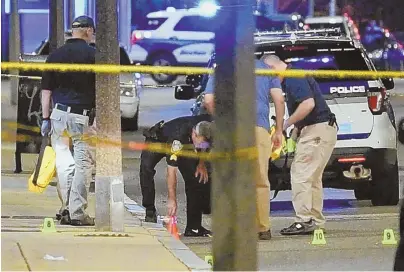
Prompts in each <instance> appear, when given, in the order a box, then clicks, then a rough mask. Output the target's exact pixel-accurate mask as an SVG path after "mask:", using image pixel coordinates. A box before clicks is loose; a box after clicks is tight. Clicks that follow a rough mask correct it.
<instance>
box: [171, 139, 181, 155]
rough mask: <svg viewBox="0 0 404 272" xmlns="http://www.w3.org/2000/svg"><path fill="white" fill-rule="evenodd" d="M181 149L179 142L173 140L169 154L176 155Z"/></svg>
mask: <svg viewBox="0 0 404 272" xmlns="http://www.w3.org/2000/svg"><path fill="white" fill-rule="evenodd" d="M181 149H182V144H181V142H180V141H178V140H174V141H173V144H172V145H171V152H173V153H177V152H179V151H181Z"/></svg>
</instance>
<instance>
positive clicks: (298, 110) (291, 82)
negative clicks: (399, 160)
mask: <svg viewBox="0 0 404 272" xmlns="http://www.w3.org/2000/svg"><path fill="white" fill-rule="evenodd" d="M268 62H269V65H270V66H271V68H273V69H275V70H280V71H283V70H286V69H288V68H291V66H288V65H287V64H286V63H284V62H283V61H282V60H280V59H279V57H277V56H275V55H272V56H271V57H270V58H269V60H268ZM281 80H282V87H283V91H284V92H285V94H286V103H287V106H288V111H289V114H290V117H289V119H287V120H286V121H285V122H284V127H283V129H284V130H286V129H287V128H288V127H290V126H291V125H294V126H295V129H298V131H299V133H300V136H299V137H298V139H297V144H296V151H295V157H294V159H293V162H292V167H291V170H290V175H291V184H292V202H293V207H294V209H295V213H296V219H295V222H294V223H293V224H292V225H291V226H289V227H288V228H284V229H282V230H281V234H282V235H298V234H309V233H312V232H313V231H314V229H316V228H324V224H325V218H324V215H323V184H322V176H323V172H324V169H325V167H326V165H327V163H328V161H329V159H330V157H331V153H332V151H333V149H334V146H335V144H336V142H337V123H336V120H335V115H334V114H332V112H331V110H330V108H329V107H328V105H327V103H326V101H325V99H324V97H323V95H322V93H321V90H320V88H319V86H318V84H317V82H316V81H315V80H314V79H313V78H312V77H305V78H284V79H283V78H281Z"/></svg>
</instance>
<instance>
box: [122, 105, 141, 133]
mask: <svg viewBox="0 0 404 272" xmlns="http://www.w3.org/2000/svg"><path fill="white" fill-rule="evenodd" d="M121 121H122V122H121V126H122V130H128V131H136V130H138V129H139V107H138V109H137V112H136V114H135V116H133V118H122V120H121Z"/></svg>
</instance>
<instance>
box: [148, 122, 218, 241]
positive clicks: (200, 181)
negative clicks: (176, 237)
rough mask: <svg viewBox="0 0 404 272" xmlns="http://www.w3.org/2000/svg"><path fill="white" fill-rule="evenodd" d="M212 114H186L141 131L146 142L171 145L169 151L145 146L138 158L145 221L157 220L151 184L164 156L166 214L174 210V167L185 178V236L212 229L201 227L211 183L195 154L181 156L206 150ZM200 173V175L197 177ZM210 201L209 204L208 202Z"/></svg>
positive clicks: (204, 234) (208, 233) (202, 234)
mask: <svg viewBox="0 0 404 272" xmlns="http://www.w3.org/2000/svg"><path fill="white" fill-rule="evenodd" d="M210 121H211V116H210V115H199V116H186V117H180V118H176V119H173V120H171V121H169V122H167V123H164V122H163V121H161V122H160V123H158V124H156V125H155V126H153V127H152V128H151V129H149V130H147V131H145V132H144V136H145V137H146V142H148V143H162V144H169V145H171V152H170V154H164V153H157V152H151V151H148V150H144V151H143V152H142V154H141V157H140V159H141V162H140V186H141V190H142V196H143V199H142V205H143V206H144V207H145V208H146V218H145V221H146V222H157V215H156V208H155V205H154V202H155V187H154V175H155V173H156V171H155V170H154V168H155V166H156V165H157V163H158V162H159V161H160V160H161V159H162V158H163V157H165V156H166V160H167V164H168V166H167V184H168V205H167V206H168V215H169V216H173V215H175V214H176V211H177V201H176V184H177V168H178V169H179V171H180V172H181V175H182V177H183V179H184V181H185V193H186V199H187V226H186V229H185V232H184V236H194V237H198V236H199V237H201V236H202V237H203V236H204V237H206V236H210V235H211V232H210V231H209V230H207V229H205V228H203V227H202V213H203V210H204V208H205V207H206V206H207V205H209V204H210V183H209V182H208V174H207V173H208V172H207V169H206V166H205V163H204V162H203V161H201V160H198V159H196V158H190V157H186V156H181V151H187V150H188V151H202V150H203V151H208V150H209V148H210V143H211V138H212V137H211V123H210ZM198 176H199V177H198ZM208 203H209V204H208Z"/></svg>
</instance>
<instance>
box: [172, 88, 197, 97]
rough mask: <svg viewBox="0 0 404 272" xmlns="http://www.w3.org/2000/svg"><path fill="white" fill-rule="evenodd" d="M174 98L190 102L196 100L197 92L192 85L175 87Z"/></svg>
mask: <svg viewBox="0 0 404 272" xmlns="http://www.w3.org/2000/svg"><path fill="white" fill-rule="evenodd" d="M174 97H175V99H177V100H190V99H193V98H195V90H194V88H193V87H192V86H190V85H178V86H175V89H174Z"/></svg>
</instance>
